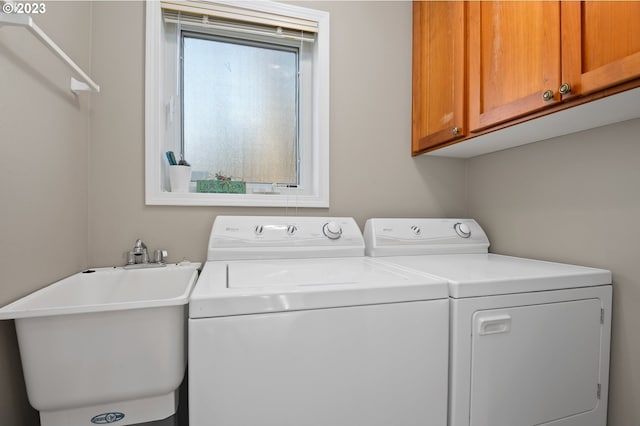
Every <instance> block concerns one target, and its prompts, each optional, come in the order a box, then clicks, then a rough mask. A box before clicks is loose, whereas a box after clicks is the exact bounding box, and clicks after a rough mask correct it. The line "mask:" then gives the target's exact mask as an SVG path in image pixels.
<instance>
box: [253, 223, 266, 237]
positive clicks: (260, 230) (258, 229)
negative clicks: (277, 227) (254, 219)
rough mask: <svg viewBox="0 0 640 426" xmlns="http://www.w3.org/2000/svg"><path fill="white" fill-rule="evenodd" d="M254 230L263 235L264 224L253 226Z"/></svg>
mask: <svg viewBox="0 0 640 426" xmlns="http://www.w3.org/2000/svg"><path fill="white" fill-rule="evenodd" d="M253 232H255V234H256V235H262V233H263V232H264V226H262V225H256V227H255V228H253Z"/></svg>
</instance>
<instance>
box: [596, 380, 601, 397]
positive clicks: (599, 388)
mask: <svg viewBox="0 0 640 426" xmlns="http://www.w3.org/2000/svg"><path fill="white" fill-rule="evenodd" d="M601 392H602V385H601V384H600V383H598V391H597V395H598V399H600V394H601Z"/></svg>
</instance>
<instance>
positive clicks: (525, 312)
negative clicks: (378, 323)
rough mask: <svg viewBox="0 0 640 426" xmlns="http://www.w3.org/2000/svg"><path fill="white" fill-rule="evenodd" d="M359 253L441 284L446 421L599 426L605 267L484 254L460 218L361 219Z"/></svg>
mask: <svg viewBox="0 0 640 426" xmlns="http://www.w3.org/2000/svg"><path fill="white" fill-rule="evenodd" d="M364 234H365V241H366V245H367V248H366V251H367V254H368V255H370V256H376V257H377V258H378V259H379V260H382V261H385V262H388V264H390V265H397V266H402V267H406V268H409V269H410V270H414V271H422V272H424V273H428V274H431V275H434V276H437V277H442V278H445V279H447V280H448V282H449V295H450V304H451V305H450V313H451V316H450V359H449V364H450V371H449V425H450V426H532V425H553V426H605V425H606V419H607V396H608V380H609V348H610V337H611V293H612V286H611V273H610V272H609V271H606V270H602V269H594V268H586V267H580V266H574V265H565V264H559V263H551V262H543V261H537V260H531V259H522V258H517V257H509V256H501V255H497V254H490V253H488V247H489V240H488V239H487V236H486V235H485V233H484V231H483V230H482V228H481V227H480V226H479V225H478V224H477V223H476V222H475V221H474V220H470V219H370V220H369V221H368V222H367V223H366V225H365V232H364Z"/></svg>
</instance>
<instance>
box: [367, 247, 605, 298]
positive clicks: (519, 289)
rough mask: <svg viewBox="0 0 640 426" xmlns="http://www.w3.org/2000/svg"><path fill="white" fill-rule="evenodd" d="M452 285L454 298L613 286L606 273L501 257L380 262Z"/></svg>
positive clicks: (402, 258)
mask: <svg viewBox="0 0 640 426" xmlns="http://www.w3.org/2000/svg"><path fill="white" fill-rule="evenodd" d="M378 259H381V260H384V261H388V262H391V263H393V264H396V265H400V266H403V267H407V268H411V269H414V270H417V271H423V272H427V273H429V274H433V275H436V276H439V277H442V278H445V279H447V280H448V281H449V295H450V296H451V297H453V298H462V297H477V296H491V295H497V294H511V293H526V292H532V291H547V290H560V289H568V288H576V287H590V286H596V285H605V284H611V272H610V271H607V270H604V269H596V268H588V267H584V266H575V265H568V264H563V263H553V262H545V261H541V260H533V259H523V258H519V257H512V256H502V255H497V254H454V255H426V256H395V257H385V258H378Z"/></svg>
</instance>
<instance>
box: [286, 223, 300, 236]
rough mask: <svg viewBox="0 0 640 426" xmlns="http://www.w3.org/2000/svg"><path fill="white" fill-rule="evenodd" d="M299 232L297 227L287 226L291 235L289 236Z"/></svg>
mask: <svg viewBox="0 0 640 426" xmlns="http://www.w3.org/2000/svg"><path fill="white" fill-rule="evenodd" d="M297 230H298V227H297V226H295V225H289V226H287V234H289V235H293V234H295V233H296V231H297Z"/></svg>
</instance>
